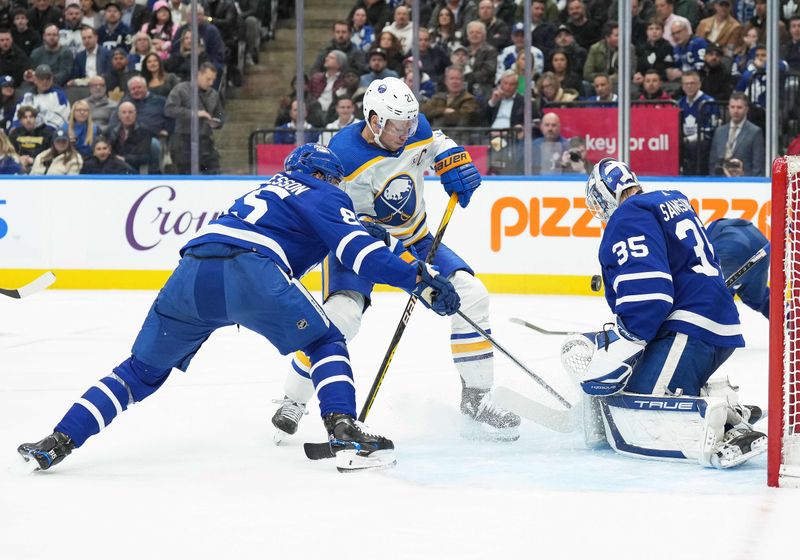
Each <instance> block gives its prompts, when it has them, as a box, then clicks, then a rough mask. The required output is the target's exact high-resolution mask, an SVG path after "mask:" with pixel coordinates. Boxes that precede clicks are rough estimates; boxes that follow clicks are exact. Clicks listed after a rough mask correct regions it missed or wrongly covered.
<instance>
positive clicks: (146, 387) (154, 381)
mask: <svg viewBox="0 0 800 560" xmlns="http://www.w3.org/2000/svg"><path fill="white" fill-rule="evenodd" d="M171 371H172V369H171V368H170V369H166V370H161V369H157V368H154V367H152V366H148V365H147V364H145V363H144V362H140V361H139V360H137V359H136V357H135V356H131V357H130V358H128V359H127V360H125V361H124V362H122V363H121V364H120V365H118V366H117V367H115V368H114V373H116V374H117V375H118V376H119V377H120V378H121V379H122V380H123V381H124V382H125V383H127V385H128V388H129V389H130V392H131V395H132V396H133V400H134V402H139V401H141V400H144V399H145V398H147V397H149V396H150V395H152V394H153V393H155V392H156V391H157V390H158V388H159V387H161V386H162V385H163V384H164V381H166V380H167V377H169V374H170V372H171Z"/></svg>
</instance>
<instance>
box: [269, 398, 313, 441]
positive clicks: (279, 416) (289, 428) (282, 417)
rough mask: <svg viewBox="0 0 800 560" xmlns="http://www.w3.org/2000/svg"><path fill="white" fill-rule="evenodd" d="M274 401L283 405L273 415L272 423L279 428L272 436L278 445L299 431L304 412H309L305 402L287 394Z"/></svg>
mask: <svg viewBox="0 0 800 560" xmlns="http://www.w3.org/2000/svg"><path fill="white" fill-rule="evenodd" d="M272 402H274V403H278V404H280V405H281V406H279V407H278V410H276V411H275V414H273V415H272V425H273V426H275V427H276V428H277V430H276V431H275V435H273V436H272V441H273V442H275V445H277V444H279V443H280V442H281V441H283V440H284V439H285V438H287V437H289V436H291V435H293V434H295V433H296V432H297V426H298V425H299V424H300V419H301V418H302V417H303V415H304V414H308V411H307V410H306V405H305V404H303V403H299V402H295V401H293V400H292V399H290V398H289V397H286V396H284V397H283V398H282V399H275V400H273V401H272Z"/></svg>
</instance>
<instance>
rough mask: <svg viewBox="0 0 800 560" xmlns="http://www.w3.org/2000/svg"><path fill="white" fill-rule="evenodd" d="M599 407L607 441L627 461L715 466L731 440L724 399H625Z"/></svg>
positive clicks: (623, 396)
mask: <svg viewBox="0 0 800 560" xmlns="http://www.w3.org/2000/svg"><path fill="white" fill-rule="evenodd" d="M598 401H599V404H600V410H601V415H602V419H603V424H604V427H605V432H606V439H607V440H608V443H609V444H610V445H611V447H612V448H613V449H614V450H615V451H616V452H617V453H620V454H622V455H628V456H632V457H638V458H640V459H651V460H658V461H691V462H696V463H699V464H701V465H703V466H711V457H712V455H713V454H714V451H715V449H716V446H717V444H718V443H719V442H721V441H722V440H723V437H724V434H725V421H726V419H727V416H728V403H727V400H726V399H724V398H718V397H653V396H650V395H636V394H632V393H619V394H617V395H614V396H611V397H606V398H603V399H598Z"/></svg>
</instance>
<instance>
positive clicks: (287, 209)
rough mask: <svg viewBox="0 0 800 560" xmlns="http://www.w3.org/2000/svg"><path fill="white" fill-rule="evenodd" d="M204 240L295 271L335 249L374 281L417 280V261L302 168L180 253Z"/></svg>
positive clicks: (262, 189) (406, 283) (406, 285)
mask: <svg viewBox="0 0 800 560" xmlns="http://www.w3.org/2000/svg"><path fill="white" fill-rule="evenodd" d="M203 243H227V244H228V245H234V246H237V247H242V248H244V249H248V250H251V251H255V252H258V253H261V254H263V255H266V256H268V257H270V258H271V259H272V260H274V261H275V262H276V263H277V264H278V265H279V266H280V267H281V268H283V269H284V270H285V271H286V272H288V273H289V274H290V275H293V276H297V277H300V276H302V275H303V274H305V272H306V271H308V270H309V269H310V268H312V267H314V266H315V265H317V264H318V263H319V262H320V261H321V260H322V259H323V257H325V255H327V254H328V252H330V251H332V252H333V253H334V254H335V255H336V258H338V259H339V261H341V263H342V264H344V265H345V266H346V267H348V268H350V269H352V270H353V271H354V272H355V273H356V274H359V275H361V276H363V277H364V278H366V279H368V280H370V281H371V282H374V283H380V284H390V285H393V286H397V287H399V288H403V289H405V290H407V291H411V290H413V289H414V286H415V285H416V276H417V269H416V267H414V266H410V265H409V264H407V263H405V262H403V261H402V260H400V259H399V258H397V257H396V256H394V255H393V254H392V252H391V251H390V250H389V249H388V248H387V247H386V244H385V243H384V242H383V241H382V240H378V239H375V238H374V237H372V236H371V235H370V234H369V233H367V231H366V230H365V229H364V228H363V226H362V225H361V223H360V222H359V221H358V219H357V218H356V214H355V212H354V211H353V204H352V202H350V199H349V198H348V197H347V195H345V194H344V193H343V192H342V191H341V190H339V189H337V188H336V187H334V186H333V185H331V184H330V183H327V182H325V181H321V180H319V179H317V178H315V177H312V176H310V175H307V174H305V173H300V172H298V171H290V172H286V173H278V174H277V175H275V176H273V177H272V178H271V179H270V180H269V181H267V182H266V183H262V184H261V185H259V186H258V188H256V189H255V190H253V191H251V192H249V193H247V194H246V195H244V196H243V197H241V198H239V199H237V200H236V202H234V203H233V206H231V207H230V209H229V210H228V211H227V212H226V213H225V214H223V215H222V216H220V217H219V218H217V219H216V220H212V221H211V222H209V223H208V224H207V225H206V226H205V227H203V228H202V229H201V230H200V232H199V233H198V235H197V236H196V237H195V238H194V239H192V240H191V241H189V243H187V244H186V245H185V246H184V247H183V249H182V250H181V254H183V252H184V251H185V250H186V249H188V248H189V247H193V246H195V245H201V244H203Z"/></svg>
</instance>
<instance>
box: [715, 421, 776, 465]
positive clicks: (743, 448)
mask: <svg viewBox="0 0 800 560" xmlns="http://www.w3.org/2000/svg"><path fill="white" fill-rule="evenodd" d="M766 450H767V436H766V435H765V434H763V433H761V432H756V431H755V430H748V429H745V428H732V429H730V430H728V431H727V432H725V438H724V439H723V441H722V443H720V444H718V445H717V448H716V449H715V450H714V454H713V455H712V456H711V465H712V466H714V467H716V468H718V469H729V468H731V467H735V466H737V465H741V464H742V463H744V462H745V461H747V460H748V459H752V458H753V457H755V456H756V455H760V454H761V453H764V452H765V451H766Z"/></svg>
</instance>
